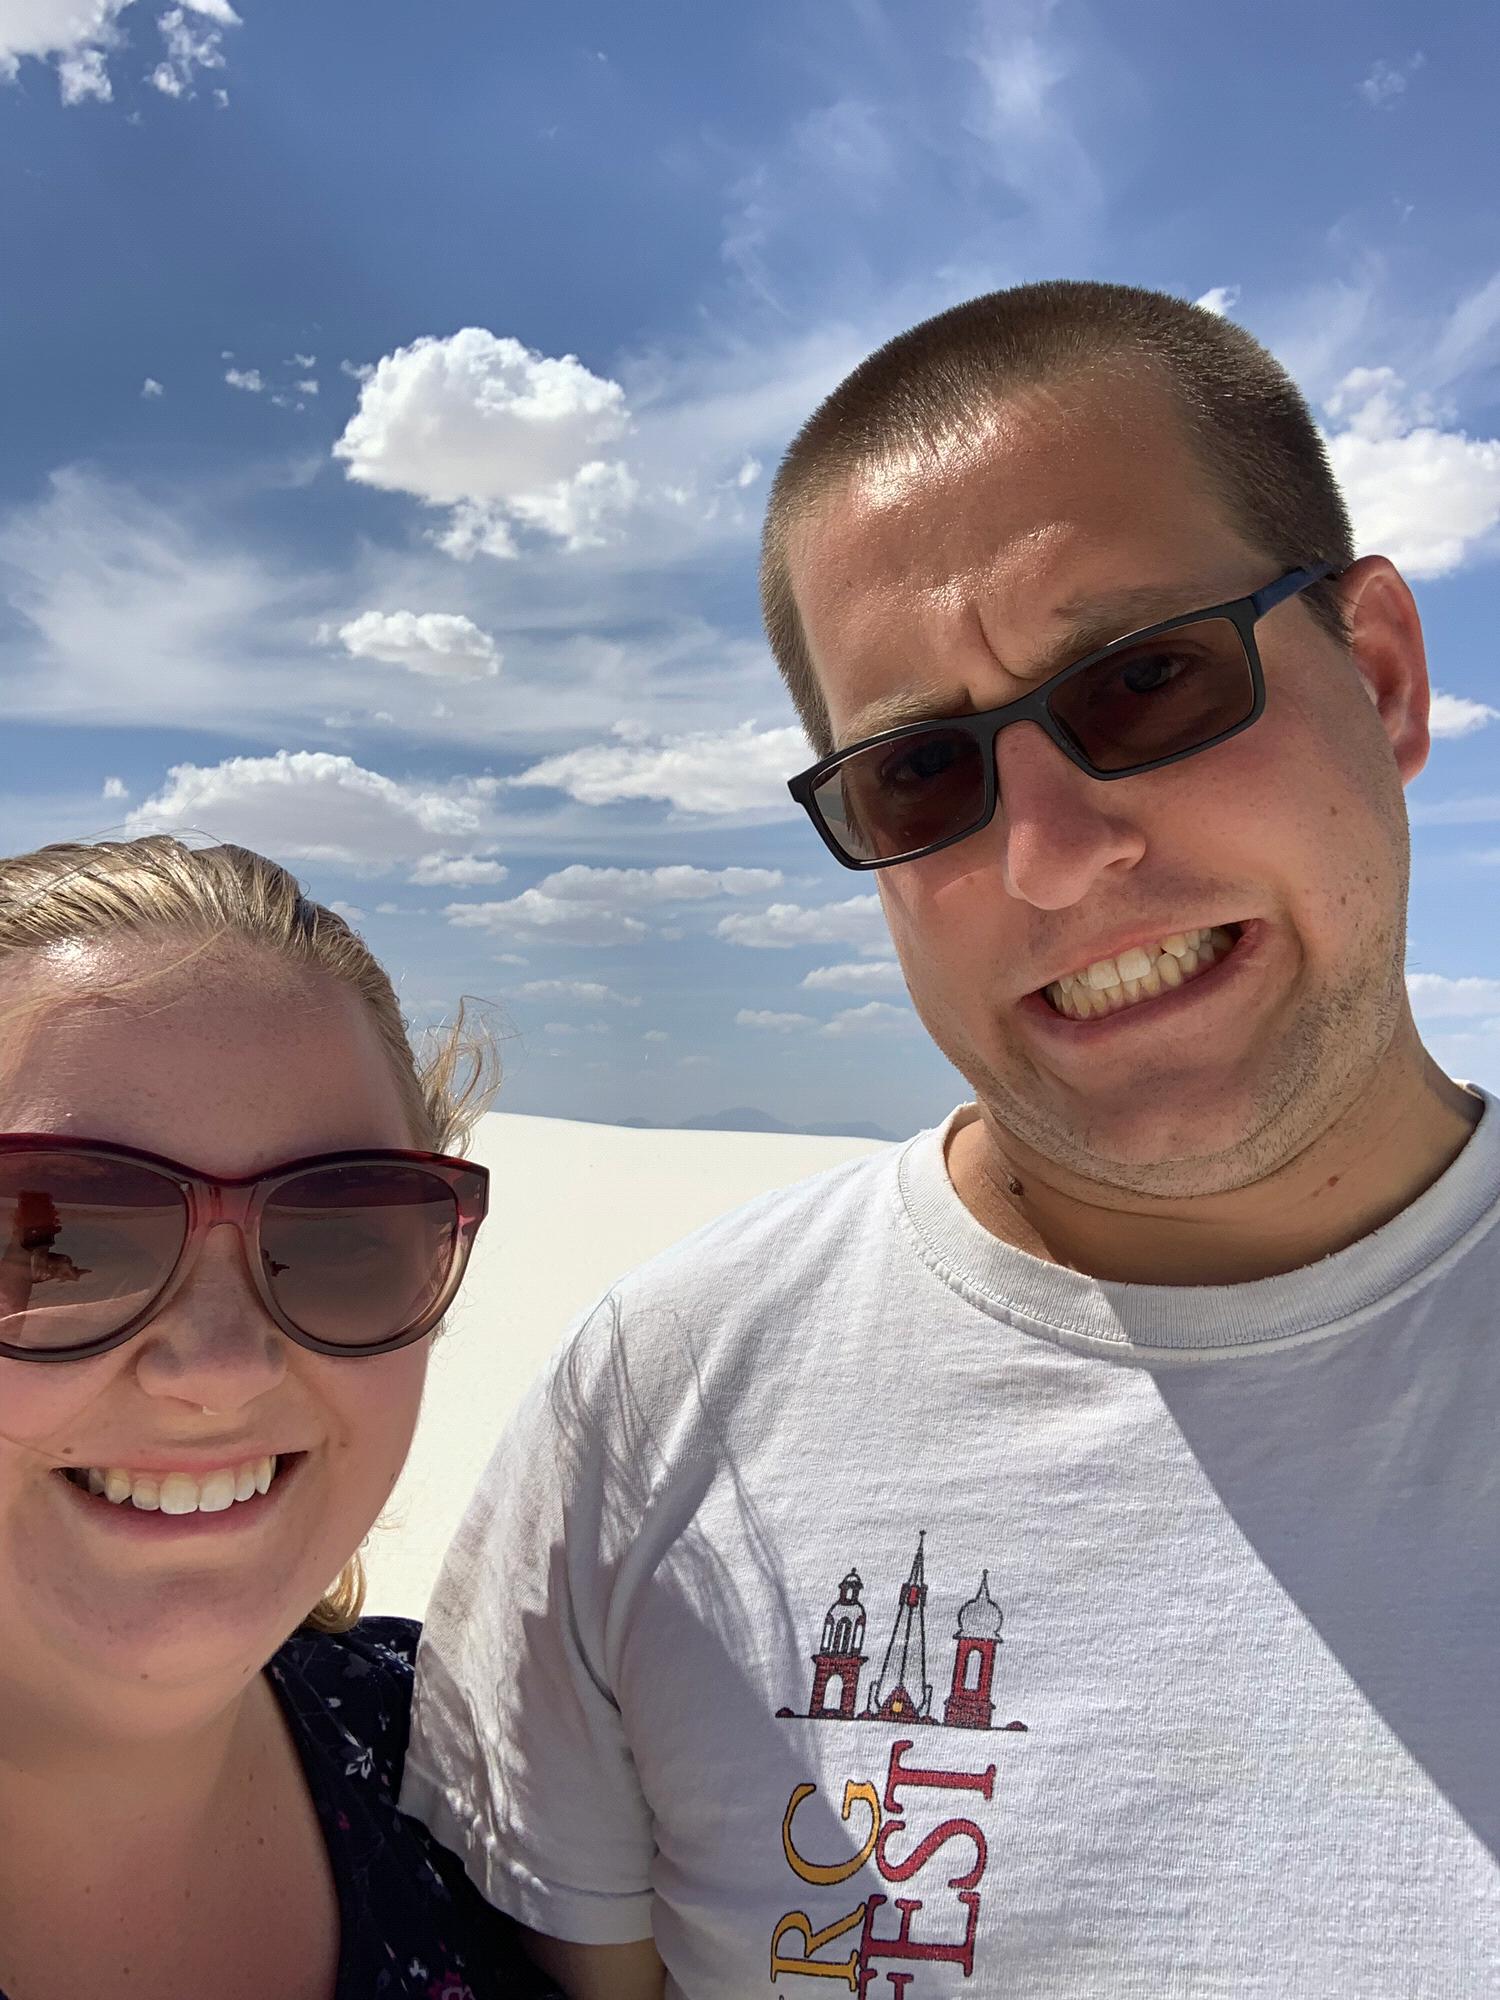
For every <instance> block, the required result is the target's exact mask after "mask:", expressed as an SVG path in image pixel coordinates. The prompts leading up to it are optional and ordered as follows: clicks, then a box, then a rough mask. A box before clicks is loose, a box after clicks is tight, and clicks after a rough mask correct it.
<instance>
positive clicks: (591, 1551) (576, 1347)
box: [401, 1299, 655, 1944]
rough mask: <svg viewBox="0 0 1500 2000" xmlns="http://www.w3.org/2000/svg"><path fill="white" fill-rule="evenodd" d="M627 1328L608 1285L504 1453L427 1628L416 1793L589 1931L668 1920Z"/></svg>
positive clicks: (527, 1902) (531, 1896)
mask: <svg viewBox="0 0 1500 2000" xmlns="http://www.w3.org/2000/svg"><path fill="white" fill-rule="evenodd" d="M619 1333H620V1321H619V1309H618V1307H617V1305H616V1302H615V1301H614V1300H613V1299H609V1300H606V1301H605V1303H604V1304H603V1305H602V1306H600V1307H599V1308H597V1309H596V1311H595V1312H594V1313H593V1314H591V1315H589V1316H588V1318H587V1319H585V1321H584V1322H582V1324H581V1325H580V1326H579V1327H578V1328H576V1329H575V1330H574V1331H573V1333H572V1334H570V1336H569V1338H568V1339H567V1340H566V1341H565V1342H564V1344H563V1346H562V1348H561V1350H560V1351H559V1354H558V1356H557V1358H556V1359H555V1361H554V1362H553V1364H552V1366H551V1367H550V1369H549V1370H548V1371H547V1372H546V1374H545V1375H544V1376H543V1378H542V1379H541V1381H540V1382H539V1383H538V1384H537V1385H536V1386H535V1387H534V1388H533V1390H532V1391H531V1393H530V1394H529V1396H528V1397H527V1399H526V1401H525V1402H524V1403H523V1404H522V1406H521V1408H520V1410H519V1411H518V1412H517V1414H516V1416H515V1418H514V1419H513V1421H512V1422H511V1424H510V1425H509V1427H508V1428H507V1430H506V1431H505V1433H504V1434H503V1436H502V1437H501V1440H500V1443H499V1445H498V1446H497V1448H496V1450H495V1453H494V1456H493V1457H492V1458H491V1460H490V1463H489V1466H488V1467H487V1469H486V1471H485V1473H484V1476H483V1478H482V1480H481V1482H480V1485H479V1489H478V1491H477V1492H476V1494H475V1496H474V1499H473V1501H472V1502H471V1503H470V1506H469V1510H468V1512H467V1514H466V1516H465V1518H464V1521H463V1523H462V1526H461V1527H460V1529H459V1531H458V1534H457V1536H456V1538H455V1540H454V1542H453V1545H452V1547H451V1548H450V1550H449V1552H448V1555H447V1558H446V1560H445V1563H444V1566H443V1570H442V1574H441V1576H440V1577H439V1580H438V1584H437V1588H436V1591H435V1592H434V1596H433V1601H432V1604H431V1606H430V1608H429V1612H428V1617H427V1621H426V1624H425V1626H424V1628H423V1634H422V1641H421V1646H420V1648H419V1652H418V1660H417V1687H416V1695H415V1699H414V1702H413V1708H412V1733H411V1744H410V1749H409V1752H408V1755H407V1760H406V1771H405V1779H404V1783H403V1787H402V1794H401V1804H402V1806H403V1808H404V1809H405V1810H406V1811H408V1812H410V1813H414V1814H415V1815H416V1816H417V1817H418V1818H419V1819H421V1820H423V1821H424V1822H425V1823H426V1825H427V1826H428V1827H429V1828H430V1829H431V1830H432V1832H433V1833H434V1834H435V1835H436V1836H437V1838H438V1839H439V1840H441V1841H442V1842H443V1844H444V1845H445V1846H447V1847H450V1848H452V1849H453V1850H454V1851H455V1852H456V1853H457V1854H459V1855H460V1856H461V1857H462V1859H463V1862H464V1865H465V1867H466V1868H467V1870H468V1873H469V1875H470V1878H471V1879H472V1880H473V1882H474V1883H475V1884H476V1886H477V1887H478V1888H479V1889H480V1890H481V1891H482V1892H483V1894H484V1895H485V1896H486V1897H487V1898H488V1899H489V1901H490V1902H491V1903H493V1904H494V1905H495V1906H496V1907H497V1908H498V1909H501V1910H504V1911H505V1912H506V1913H507V1914H508V1915H510V1916H512V1917H514V1918H516V1919H517V1920H518V1921H519V1922H521V1923H523V1924H527V1925H529V1926H531V1927H532V1928H533V1929H535V1930H538V1931H541V1932H543V1933H544V1934H546V1935H548V1936H552V1937H560V1938H566V1939H569V1940H571V1941H573V1942H576V1943H582V1944H626V1943H630V1942H632V1941H633V1940H635V1939H639V1938H645V1937H649V1936H650V1935H651V1889H650V1872H651V1864H652V1858H653V1855H654V1852H655V1843H654V1840H653V1835H652V1819H651V1812H650V1809H649V1807H648V1805H647V1802H646V1799H645V1798H644V1796H643V1794H642V1791H641V1786H640V1782H639V1779H638V1777H637V1774H636V1768H635V1764H634V1761H633V1759H632V1757H631V1753H630V1749H629V1746H628V1744H627V1742H626V1738H625V1731H624V1728H623V1725H622V1721H621V1714H620V1708H619V1704H618V1701H617V1699H616V1695H615V1692H614V1690H615V1687H616V1685H617V1671H618V1661H617V1659H616V1658H615V1657H613V1653H612V1644H611V1641H612V1639H617V1632H616V1630H615V1624H616V1623H617V1621H614V1622H613V1623H612V1618H611V1612H612V1606H613V1604H614V1599H615V1595H616V1587H617V1583H618V1578H619V1570H620V1564H621V1560H622V1557H623V1555H624V1554H625V1552H626V1551H628V1549H629V1547H630V1545H631V1541H632V1539H633V1537H634V1534H635V1529H636V1524H637V1522H638V1519H639V1512H640V1508H641V1505H642V1503H643V1498H644V1495H643V1492H642V1490H641V1486H642V1478H643V1469H642V1468H641V1467H639V1466H638V1465H635V1464H633V1463H632V1458H631V1452H630V1448H629V1442H628V1438H624V1437H621V1436H620V1435H618V1424H617V1423H616V1422H615V1421H614V1418H616V1417H617V1416H618V1413H619V1407H620V1397H621V1393H622V1379H621V1378H622V1369H621V1363H620V1353H621V1350H620V1342H619ZM625 1379H626V1380H627V1381H628V1377H626V1378H625Z"/></svg>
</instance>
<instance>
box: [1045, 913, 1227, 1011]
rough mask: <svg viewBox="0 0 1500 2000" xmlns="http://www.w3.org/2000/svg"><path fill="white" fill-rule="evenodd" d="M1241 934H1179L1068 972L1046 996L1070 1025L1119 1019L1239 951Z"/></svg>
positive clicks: (1220, 931)
mask: <svg viewBox="0 0 1500 2000" xmlns="http://www.w3.org/2000/svg"><path fill="white" fill-rule="evenodd" d="M1239 931H1240V926H1239V925H1238V924H1230V925H1228V926H1225V927H1216V928H1214V929H1213V930H1194V931H1174V932H1172V933H1170V934H1169V935H1168V936H1166V937H1164V938H1162V939H1160V940H1159V941H1158V942H1154V943H1148V944H1140V945H1132V946H1131V947H1130V949H1129V950H1128V951H1122V952H1121V953H1120V954H1119V956H1118V957H1116V958H1098V959H1095V960H1094V962H1093V963H1092V964H1091V965H1085V966H1081V967H1080V968H1079V970H1078V971H1076V972H1065V973H1064V974H1063V976H1062V978H1061V979H1056V980H1054V981H1053V982H1052V984H1051V985H1050V986H1045V987H1043V989H1042V992H1043V995H1044V997H1045V998H1046V1000H1047V1002H1048V1004H1049V1005H1050V1006H1051V1007H1052V1008H1053V1010H1054V1012H1056V1013H1059V1014H1062V1015H1064V1016H1066V1018H1067V1019H1068V1020H1070V1021H1092V1020H1096V1019H1098V1018H1099V1016H1101V1015H1104V1014H1118V1013H1120V1012H1121V1011H1122V1009H1124V1008H1126V1007H1135V1006H1138V1005H1139V1004H1140V1003H1141V1001H1143V1000H1153V999H1155V998H1157V996H1158V995H1160V994H1163V993H1170V992H1171V991H1172V990H1173V989H1174V988H1175V987H1178V986H1185V985H1186V984H1187V982H1188V981H1189V980H1191V979H1196V978H1197V977H1198V975H1199V974H1200V973H1204V972H1207V971H1208V970H1209V968H1210V967H1211V966H1214V965H1217V964H1218V962H1219V960H1220V959H1221V958H1224V957H1226V956H1227V955H1228V953H1229V952H1231V951H1232V950H1233V949H1234V946H1235V941H1236V939H1237V938H1238V936H1239Z"/></svg>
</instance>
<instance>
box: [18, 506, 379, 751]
mask: <svg viewBox="0 0 1500 2000" xmlns="http://www.w3.org/2000/svg"><path fill="white" fill-rule="evenodd" d="M222 532H223V524H222V522H221V521H220V520H218V519H216V518H215V515H214V511H213V510H212V509H209V508H204V507H198V508H187V507H184V508H181V509H180V510H178V511H169V510H168V509H165V508H163V507H162V506H161V505H160V504H159V503H158V502H157V501H155V500H154V499H153V498H152V497H151V496H150V495H149V494H147V493H143V492H141V491H140V490H139V489H137V488H134V487H128V486H120V485H116V484H114V483H113V482H112V481H109V480H106V479H102V478H100V477H98V476H97V475H95V474H93V473H87V472H81V471H79V470H77V469H76V468H71V467H70V468H68V469H66V470H64V471H61V472H56V473H54V474H52V476H51V478H50V480H49V481H48V485H47V488H46V490H45V492H44V493H43V495H42V496H41V498H39V499H38V500H36V501H34V502H31V503H28V504H26V505H23V506H19V507H16V508H14V509H12V510H11V511H10V512H8V513H5V514H3V515H0V596H3V598H4V600H5V601H6V602H7V603H8V604H9V605H10V606H11V607H12V609H13V610H14V611H16V612H18V613H19V614H20V616H21V619H22V620H23V621H24V623H23V624H22V625H21V627H20V628H19V629H18V630H17V631H16V632H15V634H14V636H13V637H12V638H11V639H10V640H9V642H8V645H7V663H6V704H7V709H8V712H9V713H10V714H12V715H15V714H19V713H25V714H30V715H38V716H58V717H63V718H65V719H66V720H68V721H69V722H75V723H76V721H77V719H78V717H79V716H80V715H87V716H88V717H89V718H90V720H91V721H93V722H95V723H101V724H102V723H116V722H123V723H125V724H127V725H128V726H130V727H133V728H140V727H144V726H146V725H148V724H149V723H152V722H161V723H163V724H164V725H166V726H167V727H177V728H185V727H189V726H193V725H197V724H202V723H207V724H209V725H211V726H214V727H223V726H226V725H228V726H233V727H234V728H236V729H238V730H240V731H241V732H243V731H245V730H246V729H249V730H252V731H255V732H257V733H258V734H259V735H260V736H261V740H262V741H263V742H264V741H267V740H269V742H270V743H273V744H274V742H275V740H276V738H277V737H278V736H281V735H282V732H283V730H284V728H285V726H286V718H287V717H288V716H291V715H297V716H301V715H307V714H319V713H323V712H326V709H327V708H328V707H329V706H332V705H333V703H332V702H331V701H330V698H329V697H330V689H329V686H328V681H327V678H326V677H324V676H320V675H318V674H313V673H310V672H309V664H310V663H309V660H308V657H307V644H306V633H307V630H308V627H309V625H310V623H311V621H312V615H313V609H314V607H313V605H312V604H309V603H308V602H306V601H305V600H306V598H307V596H308V593H309V591H310V590H316V591H317V592H318V598H317V603H318V604H319V605H321V604H322V603H323V602H324V601H325V600H324V599H323V597H322V591H323V585H322V583H321V580H320V579H317V578H316V577H311V578H307V577H303V578H299V577H297V576H296V575H294V574H288V573H286V572H284V571H282V570H280V569H277V568H273V567H271V566H270V565H269V564H268V563H266V562H264V561H262V560H260V559H259V558H257V557H256V556H254V555H253V554H251V553H250V552H249V551H248V550H246V549H242V548H237V547H229V546H225V545H224V544H223V543H222V542H221V541H220V540H218V539H217V537H218V536H219V535H220V534H221V533H222ZM210 536H213V537H215V538H216V539H214V540H209V539H208V537H210ZM312 664H316V663H315V662H314V663H312ZM349 672H350V670H349V669H347V668H340V673H341V674H343V675H347V674H348V673H349ZM338 692H339V693H340V695H345V696H346V698H347V695H348V694H352V693H353V692H354V690H352V689H348V690H346V689H344V688H340V689H339V690H338ZM283 740H284V738H283Z"/></svg>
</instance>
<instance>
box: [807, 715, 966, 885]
mask: <svg viewBox="0 0 1500 2000" xmlns="http://www.w3.org/2000/svg"><path fill="white" fill-rule="evenodd" d="M813 800H814V803H815V804H816V806H817V809H818V812H819V815H820V816H821V818H822V821H823V824H824V825H825V826H826V827H827V828H828V831H829V832H830V833H831V834H832V836H833V838H834V840H835V841H836V842H837V844H838V846H839V848H840V849H841V850H842V852H843V853H845V854H847V855H848V856H849V858H850V860H851V861H899V860H900V859H901V858H902V857H903V856H904V855H908V854H917V853H919V852H920V851H921V850H922V849H923V848H925V847H933V846H936V844H937V843H938V842H939V841H942V840H951V839H952V838H953V837H954V835H955V834H960V833H967V832H969V831H970V830H971V829H972V828H973V827H976V826H978V825H979V823H980V822H981V820H982V819H983V818H984V812H985V803H986V801H985V771H984V758H983V755H982V753H981V751H980V748H979V745H978V744H977V743H976V742H975V741H974V739H973V737H972V736H970V735H968V734H967V732H966V731H964V730H962V729H944V728H936V729H924V730H922V731H921V732H920V734H918V735H914V736H901V737H898V738H897V739H896V740H895V741H894V742H893V743H875V744H872V745H871V746H870V748H869V749H867V750H861V751H859V752H858V753H857V755H855V756H853V757H851V758H850V759H849V760H848V762H847V763H844V764H840V765H838V766H837V768H836V769H834V770H832V771H830V772H829V774H828V776H827V777H826V778H825V779H824V780H823V782H822V783H821V784H820V785H819V786H817V788H816V789H815V791H814V792H813Z"/></svg>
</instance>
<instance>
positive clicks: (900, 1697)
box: [865, 1529, 934, 1722]
mask: <svg viewBox="0 0 1500 2000" xmlns="http://www.w3.org/2000/svg"><path fill="white" fill-rule="evenodd" d="M926 1540H927V1531H926V1530H925V1529H923V1531H922V1533H921V1534H919V1535H918V1537H917V1553H916V1555H915V1556H914V1557H913V1558H912V1565H911V1574H910V1576H908V1577H907V1579H906V1581H905V1583H904V1584H902V1586H901V1594H900V1596H899V1597H898V1598H897V1600H896V1621H895V1623H894V1625H893V1626H892V1627H891V1637H890V1643H889V1644H888V1645H887V1647H886V1649H885V1659H884V1660H883V1661H882V1663H881V1667H880V1672H879V1674H878V1675H877V1676H876V1680H875V1685H874V1686H873V1687H872V1688H871V1689H870V1699H869V1704H868V1706H867V1707H866V1709H865V1715H866V1716H867V1717H868V1718H870V1719H872V1720H875V1721H879V1722H931V1721H933V1720H934V1717H933V1715H932V1686H931V1683H930V1682H929V1681H928V1679H927V1578H926V1570H925V1566H924V1560H923V1548H924V1544H925V1543H926Z"/></svg>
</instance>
